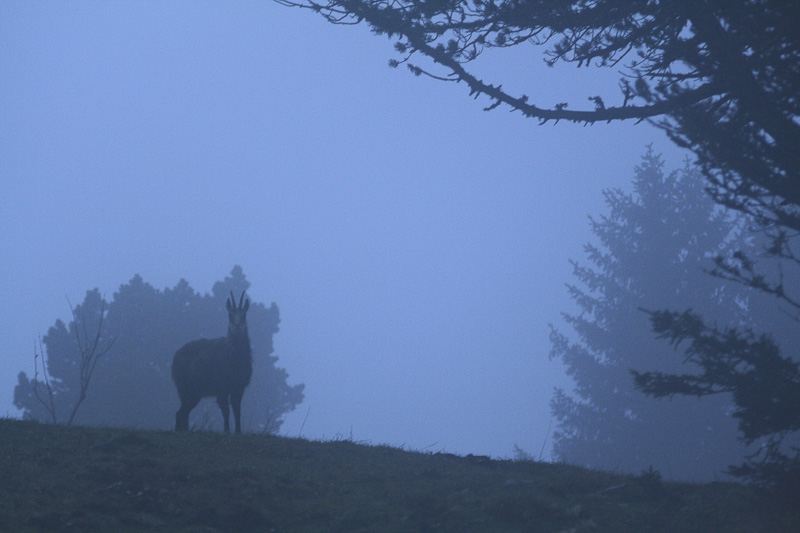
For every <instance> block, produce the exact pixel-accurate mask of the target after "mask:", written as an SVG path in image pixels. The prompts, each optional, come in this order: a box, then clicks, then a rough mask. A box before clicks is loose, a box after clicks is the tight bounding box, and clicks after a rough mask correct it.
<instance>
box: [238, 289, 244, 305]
mask: <svg viewBox="0 0 800 533" xmlns="http://www.w3.org/2000/svg"><path fill="white" fill-rule="evenodd" d="M244 293H245V291H242V297H241V298H239V309H241V308H242V302H244Z"/></svg>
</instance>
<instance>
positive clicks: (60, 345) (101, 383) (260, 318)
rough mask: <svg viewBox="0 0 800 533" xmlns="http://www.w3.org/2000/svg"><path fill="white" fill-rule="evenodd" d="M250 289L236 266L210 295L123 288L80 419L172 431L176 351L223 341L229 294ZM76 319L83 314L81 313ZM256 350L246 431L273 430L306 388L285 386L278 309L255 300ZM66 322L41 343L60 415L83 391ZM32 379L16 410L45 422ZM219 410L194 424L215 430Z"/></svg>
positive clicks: (198, 414)
mask: <svg viewBox="0 0 800 533" xmlns="http://www.w3.org/2000/svg"><path fill="white" fill-rule="evenodd" d="M249 287H250V283H249V282H248V281H247V279H246V278H245V275H244V273H243V271H242V269H241V267H239V266H236V267H234V268H233V270H232V271H231V273H230V275H229V276H227V277H226V278H225V279H224V280H223V281H220V282H217V283H215V284H214V286H213V288H212V292H211V294H205V295H201V294H198V293H196V292H195V291H194V290H193V289H192V288H191V287H190V286H189V284H188V283H187V282H186V280H180V281H179V282H178V284H177V285H176V286H175V287H173V288H171V289H170V288H167V289H165V290H164V291H159V290H157V289H155V288H154V287H153V286H151V285H150V284H148V283H146V282H144V280H143V279H142V278H141V277H140V276H138V275H137V276H134V277H133V278H132V279H131V280H130V281H129V282H128V283H127V284H124V285H122V286H120V288H119V290H118V291H117V292H116V293H115V294H114V298H113V300H112V301H111V302H110V303H109V304H108V311H107V313H106V316H105V322H104V325H103V328H104V331H105V332H106V334H107V335H109V336H111V337H113V338H114V345H113V347H112V348H111V350H109V352H108V354H107V356H106V357H105V358H104V359H103V360H101V361H99V362H98V364H97V367H96V370H95V375H94V378H93V383H92V390H91V394H89V395H88V397H87V398H86V401H85V402H84V404H83V406H82V408H81V411H80V412H79V413H78V415H77V417H76V421H78V422H80V423H82V424H91V425H100V424H102V425H113V426H134V427H142V428H160V429H170V428H172V427H173V425H174V418H175V411H176V410H177V408H178V397H177V393H176V392H175V387H174V385H173V383H172V379H171V377H170V364H171V362H172V356H173V355H174V353H175V351H176V350H177V349H178V348H180V347H181V346H182V345H183V344H185V343H186V342H187V341H190V340H194V339H198V338H202V337H206V338H213V337H221V336H224V335H225V332H226V328H227V318H226V317H227V314H226V311H225V299H226V298H227V295H228V294H230V291H234V292H235V293H237V294H241V292H242V291H246V290H247V289H248V288H249ZM98 298H99V293H98V292H97V291H96V290H95V291H89V292H87V298H86V300H85V301H84V304H83V305H82V306H78V307H77V308H76V311H81V312H84V309H96V308H97V306H98V303H97V299H98ZM76 314H78V313H76ZM248 323H249V324H250V337H251V343H252V347H253V355H254V357H253V378H252V380H251V384H250V386H249V387H248V389H247V391H246V393H245V396H244V400H243V409H242V410H243V417H242V418H243V426H244V428H245V430H247V429H248V428H249V429H250V430H251V431H266V432H276V431H277V430H278V429H279V428H280V425H281V422H282V417H283V416H284V415H285V414H286V413H288V412H290V411H292V410H293V409H294V408H295V407H296V406H297V405H298V404H299V403H300V402H301V401H302V399H303V392H302V391H303V388H304V386H303V385H294V386H290V385H288V384H287V379H288V374H287V373H286V371H285V370H284V369H282V368H279V367H277V366H276V363H277V361H278V358H277V357H275V356H274V355H272V353H273V344H272V337H273V335H274V334H275V333H277V332H278V324H279V323H280V316H279V313H278V307H277V306H276V305H275V304H274V303H273V304H272V305H271V306H270V307H267V306H265V305H264V304H262V303H258V302H252V301H251V306H250V311H249V313H248ZM74 327H75V325H74V322H73V323H70V326H69V329H68V328H67V327H66V326H65V324H63V322H61V321H57V322H56V324H55V326H54V327H52V328H50V330H49V331H48V334H47V335H46V336H45V337H44V338H43V339H42V341H43V343H44V346H45V347H46V350H47V364H48V368H47V370H48V372H49V375H50V377H51V381H52V382H53V383H54V390H55V391H56V395H55V398H56V404H57V406H58V408H59V410H65V409H68V408H69V406H70V405H72V404H73V403H74V402H75V401H76V400H75V398H76V397H77V395H78V394H79V392H80V388H79V383H78V382H77V381H76V380H75V377H74V375H75V367H76V364H77V361H78V360H79V354H80V352H79V350H78V347H77V345H76V344H77V343H76V342H75V338H74V335H72V334H71V333H70V332H71V331H72V329H73V328H74ZM34 381H35V379H34V380H29V379H28V378H27V376H26V375H25V373H24V372H21V373H20V375H19V383H18V385H17V387H16V389H15V391H14V404H15V405H16V406H17V407H19V408H20V409H23V416H24V417H25V418H35V419H45V418H46V417H45V416H43V415H44V414H45V413H44V412H43V410H42V407H41V405H37V403H38V402H36V400H35V397H34V396H33V386H34V384H35V383H34ZM219 419H220V416H219V414H218V409H216V407H214V406H212V408H208V409H203V408H202V407H201V408H198V409H196V410H195V413H194V416H193V418H192V421H191V422H190V423H192V424H194V425H195V426H206V427H210V426H217V425H219Z"/></svg>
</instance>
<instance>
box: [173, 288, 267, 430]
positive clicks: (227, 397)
mask: <svg viewBox="0 0 800 533" xmlns="http://www.w3.org/2000/svg"><path fill="white" fill-rule="evenodd" d="M243 301H244V291H243V292H242V296H241V298H240V299H239V305H238V306H237V305H236V298H235V297H234V296H233V292H231V297H230V299H229V300H227V301H226V303H225V306H226V307H227V309H228V336H227V337H221V338H218V339H198V340H195V341H191V342H188V343H186V344H185V345H183V347H182V348H180V349H179V350H178V351H177V352H175V357H173V359H172V381H174V382H175V387H176V388H177V389H178V396H179V397H180V399H181V407H180V409H178V412H177V413H175V431H188V429H189V413H190V412H191V411H192V409H194V408H195V407H196V406H197V404H198V403H199V402H200V400H201V399H203V398H206V397H208V396H216V398H217V405H219V408H220V410H222V419H223V420H224V422H225V433H230V422H229V418H230V408H229V405H230V407H233V418H234V421H235V423H236V433H241V432H242V425H241V407H242V395H243V394H244V389H245V387H247V385H248V384H249V383H250V377H251V376H252V374H253V352H252V350H251V349H250V337H249V336H248V334H247V319H246V315H247V310H248V309H249V308H250V300H249V299H248V300H247V301H244V305H242V302H243Z"/></svg>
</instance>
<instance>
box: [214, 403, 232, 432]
mask: <svg viewBox="0 0 800 533" xmlns="http://www.w3.org/2000/svg"><path fill="white" fill-rule="evenodd" d="M217 405H219V409H220V411H222V421H223V423H224V426H225V433H230V432H231V426H230V416H231V410H230V407H228V396H227V395H225V396H217Z"/></svg>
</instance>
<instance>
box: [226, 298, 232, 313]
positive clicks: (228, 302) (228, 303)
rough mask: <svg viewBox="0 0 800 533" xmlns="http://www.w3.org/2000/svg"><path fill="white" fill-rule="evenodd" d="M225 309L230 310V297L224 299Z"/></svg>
mask: <svg viewBox="0 0 800 533" xmlns="http://www.w3.org/2000/svg"><path fill="white" fill-rule="evenodd" d="M225 309H227V310H228V312H230V310H231V301H230V299H226V300H225Z"/></svg>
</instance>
